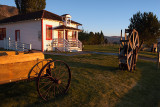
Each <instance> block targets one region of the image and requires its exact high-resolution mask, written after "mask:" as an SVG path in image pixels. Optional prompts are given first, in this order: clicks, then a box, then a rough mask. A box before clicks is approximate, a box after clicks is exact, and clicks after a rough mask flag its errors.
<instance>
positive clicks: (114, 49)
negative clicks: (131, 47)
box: [83, 44, 158, 58]
mask: <svg viewBox="0 0 160 107" xmlns="http://www.w3.org/2000/svg"><path fill="white" fill-rule="evenodd" d="M83 50H84V51H96V52H108V53H119V45H118V44H106V45H84V48H83ZM138 54H139V55H140V56H143V57H149V58H157V57H158V54H157V53H154V52H147V51H140V52H139V53H138Z"/></svg>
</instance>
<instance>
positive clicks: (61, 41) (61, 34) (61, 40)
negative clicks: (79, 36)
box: [58, 31, 63, 46]
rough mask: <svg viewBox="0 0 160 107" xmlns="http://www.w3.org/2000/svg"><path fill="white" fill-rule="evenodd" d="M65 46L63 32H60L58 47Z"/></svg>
mask: <svg viewBox="0 0 160 107" xmlns="http://www.w3.org/2000/svg"><path fill="white" fill-rule="evenodd" d="M62 45H63V31H58V46H62Z"/></svg>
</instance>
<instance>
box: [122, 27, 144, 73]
mask: <svg viewBox="0 0 160 107" xmlns="http://www.w3.org/2000/svg"><path fill="white" fill-rule="evenodd" d="M140 47H141V45H140V44H139V35H138V32H137V31H136V30H135V29H133V30H130V29H125V39H123V38H122V30H121V40H120V48H119V68H120V69H122V70H128V71H132V70H134V69H135V68H136V62H137V59H138V51H139V49H140Z"/></svg>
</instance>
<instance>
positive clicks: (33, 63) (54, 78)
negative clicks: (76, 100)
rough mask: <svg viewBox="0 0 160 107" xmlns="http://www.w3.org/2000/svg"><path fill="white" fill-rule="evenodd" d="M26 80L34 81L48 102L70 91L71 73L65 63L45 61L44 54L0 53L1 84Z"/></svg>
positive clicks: (39, 92) (40, 93)
mask: <svg viewBox="0 0 160 107" xmlns="http://www.w3.org/2000/svg"><path fill="white" fill-rule="evenodd" d="M26 79H29V80H32V79H34V80H35V81H36V87H37V91H38V94H39V96H40V97H41V98H42V99H44V100H48V99H50V98H54V97H55V96H57V95H60V94H61V95H62V94H64V93H66V92H67V91H68V88H69V85H70V82H71V72H70V68H69V66H68V65H67V64H66V63H65V62H63V61H59V60H52V59H44V55H43V53H29V54H24V53H19V54H18V55H15V52H14V51H12V52H10V51H6V52H0V84H7V83H10V82H16V81H20V80H26Z"/></svg>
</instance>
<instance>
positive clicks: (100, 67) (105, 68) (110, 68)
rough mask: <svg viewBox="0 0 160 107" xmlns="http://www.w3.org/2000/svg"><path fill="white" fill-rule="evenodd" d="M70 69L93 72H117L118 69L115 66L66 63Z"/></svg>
mask: <svg viewBox="0 0 160 107" xmlns="http://www.w3.org/2000/svg"><path fill="white" fill-rule="evenodd" d="M68 64H69V65H71V66H70V67H76V68H83V69H94V70H100V71H110V72H113V71H117V70H119V68H118V67H117V66H115V67H113V66H106V65H105V66H103V65H98V64H89V63H82V62H68Z"/></svg>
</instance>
